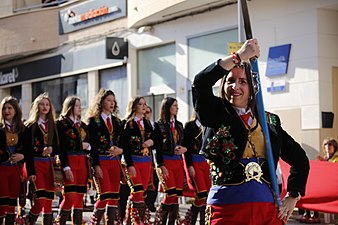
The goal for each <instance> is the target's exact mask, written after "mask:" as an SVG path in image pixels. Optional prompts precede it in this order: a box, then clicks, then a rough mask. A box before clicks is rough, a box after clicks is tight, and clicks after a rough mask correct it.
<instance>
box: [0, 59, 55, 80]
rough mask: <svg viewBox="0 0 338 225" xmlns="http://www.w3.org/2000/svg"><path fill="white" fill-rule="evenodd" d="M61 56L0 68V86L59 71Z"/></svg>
mask: <svg viewBox="0 0 338 225" xmlns="http://www.w3.org/2000/svg"><path fill="white" fill-rule="evenodd" d="M61 60H62V56H61V55H58V56H54V57H50V58H46V59H41V60H37V61H34V62H30V63H25V64H21V65H16V66H15V67H10V68H4V69H0V86H3V85H7V84H13V83H18V82H22V81H26V80H31V79H35V78H40V77H46V76H51V75H57V74H60V73H61Z"/></svg>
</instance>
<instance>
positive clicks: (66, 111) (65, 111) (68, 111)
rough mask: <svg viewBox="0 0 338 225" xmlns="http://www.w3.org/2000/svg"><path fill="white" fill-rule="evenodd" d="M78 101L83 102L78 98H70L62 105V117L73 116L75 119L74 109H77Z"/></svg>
mask: <svg viewBox="0 0 338 225" xmlns="http://www.w3.org/2000/svg"><path fill="white" fill-rule="evenodd" d="M77 100H78V101H80V102H81V100H80V98H79V97H77V96H68V97H67V98H66V99H65V100H64V101H63V103H62V111H61V114H60V116H70V115H73V116H74V118H75V115H74V108H75V103H76V101H77ZM75 119H78V118H75Z"/></svg>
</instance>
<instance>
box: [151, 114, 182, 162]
mask: <svg viewBox="0 0 338 225" xmlns="http://www.w3.org/2000/svg"><path fill="white" fill-rule="evenodd" d="M175 129H176V131H177V134H178V140H177V143H174V138H173V134H172V132H171V129H170V124H169V122H163V121H161V120H159V121H157V122H156V123H155V130H158V131H159V132H160V135H161V137H162V138H161V140H163V141H162V143H163V144H160V145H159V147H158V148H159V150H160V151H161V152H162V154H163V155H169V156H173V155H175V151H174V150H175V147H176V146H177V145H182V143H183V124H182V123H181V122H179V121H177V120H175Z"/></svg>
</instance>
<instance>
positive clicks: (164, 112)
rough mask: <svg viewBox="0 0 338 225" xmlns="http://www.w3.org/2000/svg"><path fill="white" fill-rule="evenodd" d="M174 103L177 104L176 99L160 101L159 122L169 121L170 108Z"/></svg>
mask: <svg viewBox="0 0 338 225" xmlns="http://www.w3.org/2000/svg"><path fill="white" fill-rule="evenodd" d="M175 101H176V102H177V100H176V98H172V97H165V98H164V99H163V100H162V104H161V109H160V115H159V120H161V121H162V122H169V121H170V107H171V106H172V104H174V102H175Z"/></svg>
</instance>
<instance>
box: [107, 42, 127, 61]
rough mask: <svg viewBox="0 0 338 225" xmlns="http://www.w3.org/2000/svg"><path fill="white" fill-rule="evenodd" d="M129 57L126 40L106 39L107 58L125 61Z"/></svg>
mask: <svg viewBox="0 0 338 225" xmlns="http://www.w3.org/2000/svg"><path fill="white" fill-rule="evenodd" d="M124 57H128V42H127V41H126V40H125V39H124V38H117V37H107V38H106V58H107V59H124Z"/></svg>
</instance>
